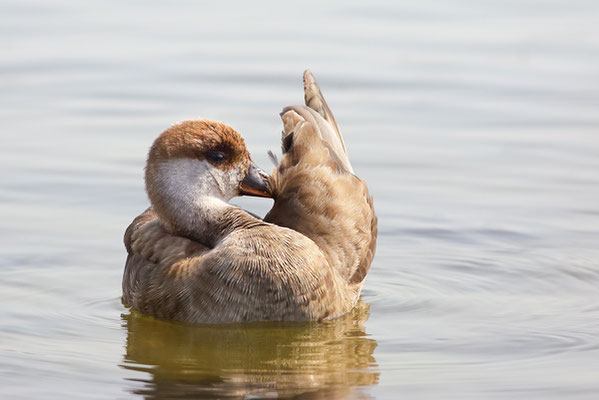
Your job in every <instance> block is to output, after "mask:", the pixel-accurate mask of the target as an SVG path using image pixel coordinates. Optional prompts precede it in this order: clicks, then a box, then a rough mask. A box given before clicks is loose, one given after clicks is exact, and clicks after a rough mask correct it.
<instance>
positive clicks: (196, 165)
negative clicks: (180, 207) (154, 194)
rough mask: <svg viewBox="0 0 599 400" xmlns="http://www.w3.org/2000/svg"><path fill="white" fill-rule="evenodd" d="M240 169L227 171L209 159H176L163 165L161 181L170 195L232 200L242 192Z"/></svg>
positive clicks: (185, 197) (183, 197)
mask: <svg viewBox="0 0 599 400" xmlns="http://www.w3.org/2000/svg"><path fill="white" fill-rule="evenodd" d="M241 179H242V178H240V177H239V172H238V171H237V170H236V169H233V170H223V169H221V168H218V167H216V166H214V165H212V164H211V163H210V162H208V161H206V160H194V159H191V158H175V159H170V160H168V161H166V162H165V163H162V164H161V165H160V181H161V186H162V189H163V191H165V192H168V196H169V197H175V198H178V199H181V200H187V201H195V200H199V199H200V198H202V197H216V198H218V199H220V200H223V201H229V200H230V199H231V198H232V197H234V196H236V195H237V193H238V186H239V182H240V181H241Z"/></svg>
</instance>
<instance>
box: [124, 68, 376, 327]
mask: <svg viewBox="0 0 599 400" xmlns="http://www.w3.org/2000/svg"><path fill="white" fill-rule="evenodd" d="M304 92H305V101H306V105H307V106H292V107H287V108H285V109H284V110H283V113H282V114H281V116H282V119H283V125H284V132H283V140H282V141H283V157H282V159H281V162H280V164H279V166H278V167H277V168H276V169H275V171H274V173H273V176H272V177H267V176H266V175H265V174H263V173H262V172H261V171H260V170H259V169H258V168H257V167H255V166H254V164H253V163H252V162H251V159H250V155H249V153H248V151H247V149H246V147H245V143H244V141H243V139H242V138H241V136H240V135H239V134H238V133H237V132H236V131H234V130H233V129H232V128H230V127H229V126H226V125H224V124H221V123H217V122H212V121H207V120H197V121H185V122H182V123H180V124H177V125H174V126H173V127H171V128H170V129H168V130H166V131H165V132H164V133H162V134H161V135H160V136H159V137H158V138H157V139H156V141H155V142H154V144H153V146H152V148H151V149H150V153H149V156H148V161H147V166H146V190H147V192H148V197H149V198H150V202H151V204H152V206H151V207H150V208H149V209H147V210H146V211H145V212H144V213H142V214H141V215H140V216H138V217H137V218H136V219H135V220H134V221H133V222H132V224H131V225H130V226H129V228H128V229H127V231H126V233H125V246H126V247H127V251H128V253H129V255H128V258H127V263H126V266H125V273H124V277H123V299H124V301H125V303H127V304H129V305H130V306H132V307H133V308H135V309H137V310H138V311H141V312H143V313H147V314H151V315H154V316H156V317H161V318H167V319H172V320H178V321H186V322H245V321H259V320H279V321H282V320H289V321H301V320H322V319H324V318H330V317H334V316H337V315H340V314H343V313H345V312H347V311H349V310H350V309H351V308H352V307H353V306H354V304H355V303H356V301H357V299H358V296H359V294H360V290H361V288H362V284H363V281H364V277H365V276H366V273H367V272H368V269H369V267H370V263H371V261H372V258H373V256H374V250H375V244H376V234H377V227H376V223H377V219H376V216H375V215H374V209H373V205H372V198H371V197H370V196H369V194H368V190H367V188H366V184H365V183H364V181H362V180H360V179H359V178H357V177H356V176H355V175H354V174H353V170H352V167H351V164H350V163H349V158H348V156H347V151H346V149H345V145H344V143H343V138H342V136H341V134H340V132H339V128H338V126H337V124H336V122H335V119H334V118H333V115H332V113H331V111H330V110H329V108H328V106H327V104H326V102H325V100H324V98H323V97H322V94H321V92H320V89H319V88H318V86H317V84H316V82H315V81H314V78H313V76H312V75H311V73H310V72H309V71H306V72H305V73H304ZM242 194H246V195H258V196H268V197H272V198H273V199H274V200H275V203H274V206H273V208H272V209H271V211H270V212H269V213H268V215H267V216H266V217H265V218H264V220H260V219H258V218H256V217H254V216H252V215H250V214H248V213H247V212H246V211H244V210H242V209H240V208H238V207H235V206H233V205H230V204H228V203H227V202H228V201H229V200H230V199H231V198H233V197H235V196H237V195H242Z"/></svg>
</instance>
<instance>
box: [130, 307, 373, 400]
mask: <svg viewBox="0 0 599 400" xmlns="http://www.w3.org/2000/svg"><path fill="white" fill-rule="evenodd" d="M368 308H369V305H368V304H366V303H363V302H360V303H359V304H358V306H357V307H356V308H355V309H354V310H353V311H352V312H350V313H348V314H346V315H344V316H342V317H340V318H338V319H336V320H334V321H326V322H321V323H314V322H307V323H276V322H265V323H252V324H223V325H189V324H180V323H173V322H168V321H162V320H157V319H155V318H152V317H147V316H145V315H142V314H139V313H137V312H135V311H133V310H132V311H131V314H127V315H123V320H124V325H125V326H126V327H127V331H128V332H127V347H126V354H125V356H124V362H123V365H122V366H123V367H124V368H127V369H131V370H136V371H144V372H148V373H149V374H150V379H148V380H147V381H144V384H143V386H141V387H140V386H135V387H134V388H131V389H129V390H130V391H132V392H133V393H136V394H141V395H144V396H145V397H146V398H213V397H220V398H223V397H226V398H273V397H276V398H290V397H293V398H302V399H306V398H309V399H333V398H341V397H343V398H348V397H350V398H369V397H370V396H369V395H367V394H366V393H364V392H362V391H359V390H352V388H353V387H356V386H368V385H374V384H376V383H377V382H378V379H379V372H378V368H377V365H376V361H375V359H374V357H373V355H372V353H373V352H374V349H375V348H376V346H377V343H376V341H375V340H374V339H371V338H368V337H367V334H366V331H365V327H364V323H365V321H366V320H367V319H368V316H369V314H368Z"/></svg>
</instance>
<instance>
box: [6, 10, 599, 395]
mask: <svg viewBox="0 0 599 400" xmlns="http://www.w3.org/2000/svg"><path fill="white" fill-rule="evenodd" d="M598 22H599V3H597V2H595V1H591V0H574V1H565V0H561V1H559V0H545V1H540V0H519V1H512V0H508V1H502V2H491V1H474V0H456V1H452V2H442V1H428V0H423V1H418V2H413V1H395V2H367V3H366V2H359V1H343V2H313V1H305V2H301V3H293V4H291V3H289V4H288V3H284V2H280V1H278V2H275V1H272V2H268V1H258V2H252V3H247V2H234V1H222V2H196V1H177V2H158V1H129V2H126V4H125V3H124V2H117V1H86V2H74V1H60V0H59V1H53V2H45V1H28V0H19V1H11V0H3V1H1V2H0V31H1V33H2V34H1V35H0V43H1V47H0V48H1V49H2V56H1V57H0V122H1V124H2V129H0V137H1V143H2V146H1V147H0V221H1V224H0V293H2V294H3V296H2V298H3V299H2V302H0V387H2V389H1V391H2V396H4V397H6V398H11V399H31V398H44V399H63V398H78V399H87V398H89V399H92V398H93V399H96V398H97V399H100V398H111V399H114V398H144V397H145V398H213V397H218V398H273V397H280V398H291V397H294V398H311V399H314V398H323V399H328V398H378V399H396V398H400V397H407V398H459V399H464V398H476V399H481V398H493V399H495V398H497V399H500V398H501V399H514V398H523V399H524V398H526V399H531V398H538V399H550V398H569V399H574V398H575V399H584V398H589V399H590V398H595V397H596V395H597V393H598V392H599V380H598V379H597V372H599V173H598V171H599V136H598V135H599V111H598V110H599V24H598ZM306 68H310V69H311V70H312V72H313V73H314V74H315V76H316V78H317V80H318V81H319V83H320V86H321V88H322V90H323V93H324V95H325V97H326V98H327V100H328V102H329V105H330V106H331V109H332V110H333V112H334V113H335V116H336V119H337V122H338V123H339V125H340V127H341V131H342V132H343V134H344V136H345V142H346V144H347V147H348V151H349V154H350V159H351V160H352V164H353V166H354V169H355V171H356V173H357V174H358V175H359V176H360V177H361V178H364V179H365V180H366V181H367V182H368V184H369V187H370V191H371V193H372V194H373V196H374V199H375V207H376V210H377V214H378V217H379V240H378V248H377V256H376V258H375V260H374V263H373V265H372V268H371V271H370V274H369V276H368V277H367V280H366V284H365V286H364V288H365V289H364V291H363V296H362V302H361V304H360V306H359V307H358V308H357V309H356V310H354V311H353V312H352V313H350V314H348V315H346V316H344V317H343V318H341V319H339V320H336V321H330V322H327V323H323V324H296V325H293V324H292V326H288V325H285V324H250V325H246V326H231V325H228V326H188V325H181V324H173V323H169V322H164V321H157V320H154V319H152V318H147V317H144V316H141V315H137V314H135V313H131V312H130V311H129V310H127V309H126V308H124V307H123V306H122V304H121V302H120V293H121V289H120V281H121V275H122V271H123V267H124V262H125V258H126V251H125V249H124V246H123V244H122V236H123V233H124V230H125V228H126V227H127V225H128V224H129V223H130V222H131V220H132V219H133V218H134V217H135V216H136V215H137V214H139V213H140V212H141V211H143V210H144V209H145V208H146V207H147V205H148V201H147V199H146V196H145V193H144V187H143V167H144V163H145V156H146V153H147V150H148V148H149V146H150V145H151V143H152V141H153V140H154V138H155V137H156V136H157V135H158V134H159V133H160V132H162V131H163V130H164V129H165V128H167V127H169V126H170V125H171V124H173V123H175V122H177V121H180V120H183V119H190V118H197V117H205V118H209V119H215V120H220V121H223V122H226V123H228V124H229V125H231V126H232V127H234V128H235V129H237V130H238V131H239V132H241V133H242V135H243V136H244V137H245V139H246V143H247V145H248V148H249V150H250V152H251V153H252V156H253V158H254V160H255V161H256V162H257V164H259V165H261V166H262V167H263V168H265V169H267V170H268V169H270V168H271V164H270V162H269V161H268V157H267V155H266V152H267V150H270V149H272V150H274V151H275V152H277V153H278V149H279V137H280V136H279V135H280V131H281V123H280V120H279V117H278V113H279V112H280V110H281V109H282V107H284V106H286V105H289V104H297V103H301V102H302V101H303V93H302V79H301V77H302V71H303V70H304V69H306ZM235 202H236V204H239V205H242V206H244V207H247V208H248V209H250V210H252V211H254V212H257V213H259V214H262V215H263V214H265V213H266V212H267V210H268V209H269V207H270V205H271V203H270V202H269V201H268V200H263V199H238V200H235Z"/></svg>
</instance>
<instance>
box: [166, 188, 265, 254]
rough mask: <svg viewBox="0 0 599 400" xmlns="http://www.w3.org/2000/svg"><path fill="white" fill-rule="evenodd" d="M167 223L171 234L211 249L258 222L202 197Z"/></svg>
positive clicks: (238, 209) (234, 207)
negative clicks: (187, 238)
mask: <svg viewBox="0 0 599 400" xmlns="http://www.w3.org/2000/svg"><path fill="white" fill-rule="evenodd" d="M159 215H160V213H159ZM166 219H167V220H170V221H172V222H171V223H170V224H169V223H167V224H165V225H166V226H165V227H166V228H167V229H168V230H169V231H171V232H172V233H174V234H177V235H182V236H186V237H189V238H190V239H193V240H195V241H198V242H200V243H202V244H204V245H206V246H208V247H211V248H213V247H215V246H216V245H217V244H218V243H219V242H220V241H221V240H223V239H224V238H225V237H226V236H227V235H229V234H230V233H231V232H233V231H235V230H236V229H240V228H244V227H248V226H250V225H252V223H255V222H258V220H257V219H256V218H254V217H252V216H251V215H249V214H248V213H246V212H245V211H243V210H242V209H240V208H239V207H236V206H233V205H231V204H229V203H227V202H225V201H223V200H221V199H219V198H217V197H212V196H202V197H199V198H197V199H195V201H194V202H193V203H192V204H189V205H188V206H186V207H180V208H178V209H177V210H176V214H175V215H173V216H171V218H166ZM161 220H162V221H164V220H165V219H163V218H161Z"/></svg>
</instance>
